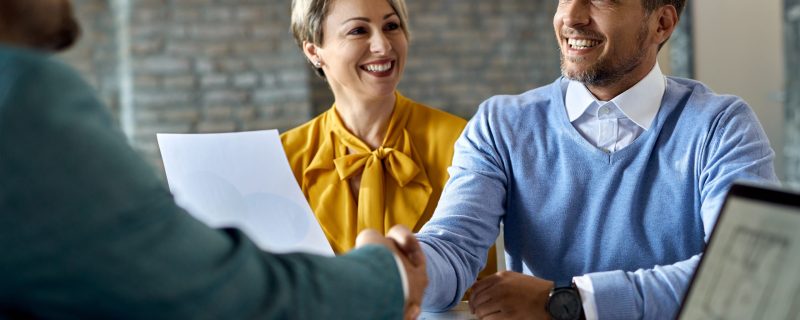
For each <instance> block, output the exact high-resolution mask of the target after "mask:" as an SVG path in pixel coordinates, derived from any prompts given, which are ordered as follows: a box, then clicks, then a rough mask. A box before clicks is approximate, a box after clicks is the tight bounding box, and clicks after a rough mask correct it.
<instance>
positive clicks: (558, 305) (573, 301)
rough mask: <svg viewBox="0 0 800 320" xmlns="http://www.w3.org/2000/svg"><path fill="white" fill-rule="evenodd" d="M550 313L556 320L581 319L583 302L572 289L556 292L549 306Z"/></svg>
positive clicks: (551, 297)
mask: <svg viewBox="0 0 800 320" xmlns="http://www.w3.org/2000/svg"><path fill="white" fill-rule="evenodd" d="M547 307H548V310H547V311H548V312H549V313H550V316H551V317H553V319H556V320H572V319H579V318H580V314H581V300H580V298H578V297H577V296H576V294H575V293H574V292H572V290H570V289H562V290H555V291H554V292H553V294H552V295H551V296H550V302H549V303H548V305H547Z"/></svg>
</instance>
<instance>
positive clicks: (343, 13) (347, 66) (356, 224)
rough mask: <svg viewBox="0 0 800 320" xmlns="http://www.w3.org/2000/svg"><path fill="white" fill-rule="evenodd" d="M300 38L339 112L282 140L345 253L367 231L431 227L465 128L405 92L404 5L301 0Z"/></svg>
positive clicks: (297, 9) (296, 23)
mask: <svg viewBox="0 0 800 320" xmlns="http://www.w3.org/2000/svg"><path fill="white" fill-rule="evenodd" d="M292 31H293V33H294V37H295V40H296V41H297V43H298V44H299V45H300V47H301V49H302V51H303V53H304V54H305V55H306V57H307V58H308V61H309V62H310V63H311V65H312V66H313V68H314V70H315V71H316V72H317V74H318V75H320V76H321V77H323V78H324V79H325V80H327V82H328V84H329V85H330V88H331V90H332V91H333V95H334V99H335V101H334V103H333V106H332V107H331V108H330V109H329V110H328V111H326V112H325V113H323V114H321V115H320V116H318V117H316V118H314V119H313V120H311V121H309V122H308V123H305V124H303V125H301V126H299V127H297V128H294V129H292V130H290V131H288V132H286V133H284V134H283V135H282V136H281V139H282V141H283V145H284V148H285V150H286V153H287V156H288V158H289V163H290V165H291V167H292V170H293V171H294V174H295V177H296V178H297V181H298V182H299V183H300V186H301V188H302V190H303V192H304V194H305V196H306V198H307V199H308V201H309V203H310V204H311V209H312V210H313V211H314V213H315V214H316V216H317V219H318V220H319V222H320V225H321V226H322V229H323V230H324V231H325V234H326V236H327V237H328V240H329V241H330V243H331V245H332V246H333V249H334V251H335V252H336V253H343V252H346V251H347V250H349V249H350V248H352V247H353V246H354V244H355V239H356V235H357V234H358V233H359V231H361V230H362V229H364V228H372V229H376V230H379V231H382V232H384V233H385V232H387V231H388V230H389V228H390V227H392V226H393V225H395V224H403V225H405V226H407V227H408V228H411V229H412V230H414V231H417V230H419V228H421V227H422V225H423V224H424V223H425V222H426V221H428V219H430V217H431V215H432V214H433V210H434V209H435V208H436V204H437V202H438V200H439V196H440V194H441V192H442V188H443V187H444V184H445V182H446V181H447V178H448V174H447V170H446V169H447V167H448V166H449V165H450V161H451V160H452V156H453V144H454V143H455V141H456V139H457V138H458V136H459V135H460V134H461V131H462V129H463V128H464V126H465V125H466V121H465V120H463V119H461V118H459V117H456V116H453V115H450V114H448V113H446V112H443V111H439V110H437V109H433V108H430V107H427V106H424V105H422V104H419V103H417V102H414V101H412V100H410V99H408V98H406V97H404V96H402V95H401V94H400V93H398V92H397V91H396V87H397V84H398V82H400V78H401V76H402V74H403V68H404V66H405V63H406V53H407V48H408V29H407V14H406V5H405V2H404V0H383V1H376V0H294V1H293V2H292Z"/></svg>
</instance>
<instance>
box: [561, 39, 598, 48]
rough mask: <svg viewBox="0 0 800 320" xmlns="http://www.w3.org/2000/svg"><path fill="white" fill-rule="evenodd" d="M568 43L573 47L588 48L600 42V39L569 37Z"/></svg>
mask: <svg viewBox="0 0 800 320" xmlns="http://www.w3.org/2000/svg"><path fill="white" fill-rule="evenodd" d="M567 43H568V44H569V46H570V47H572V48H573V49H586V48H591V47H594V46H596V45H598V44H600V41H597V40H586V39H569V40H567Z"/></svg>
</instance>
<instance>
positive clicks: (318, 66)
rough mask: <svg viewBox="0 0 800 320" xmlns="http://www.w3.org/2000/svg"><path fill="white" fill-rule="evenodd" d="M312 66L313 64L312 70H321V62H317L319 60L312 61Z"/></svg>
mask: <svg viewBox="0 0 800 320" xmlns="http://www.w3.org/2000/svg"><path fill="white" fill-rule="evenodd" d="M313 64H314V68H317V69H319V68H322V62H319V60H317V61H314V63H313Z"/></svg>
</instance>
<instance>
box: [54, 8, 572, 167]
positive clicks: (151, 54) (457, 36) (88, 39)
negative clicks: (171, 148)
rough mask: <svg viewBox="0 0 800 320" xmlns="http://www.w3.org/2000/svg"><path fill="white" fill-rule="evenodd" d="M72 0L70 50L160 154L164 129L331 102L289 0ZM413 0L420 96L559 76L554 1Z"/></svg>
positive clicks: (463, 110)
mask: <svg viewBox="0 0 800 320" xmlns="http://www.w3.org/2000/svg"><path fill="white" fill-rule="evenodd" d="M73 1H74V3H75V6H76V9H77V10H78V12H79V17H80V19H81V20H82V24H83V26H84V29H85V33H84V35H85V36H84V38H83V40H82V42H81V44H80V45H79V46H78V47H76V48H75V49H73V50H72V51H71V52H69V53H67V54H66V55H65V58H66V60H67V61H69V62H70V63H73V64H75V65H76V66H79V67H80V70H81V71H82V72H83V73H84V74H85V75H86V76H88V77H89V78H90V80H91V82H92V83H93V84H95V85H96V86H97V87H98V88H99V92H100V94H101V95H102V96H103V98H104V99H105V100H106V101H107V102H109V104H110V105H111V106H112V109H114V110H115V112H117V114H118V115H119V117H120V118H121V119H122V120H121V122H122V123H123V126H124V125H125V124H126V123H128V124H129V126H128V127H127V128H126V132H128V133H129V134H130V135H131V140H132V143H133V145H134V146H135V147H136V148H137V149H138V150H139V151H141V152H142V153H143V154H144V155H145V156H146V157H147V158H148V159H150V160H151V161H152V162H153V163H154V164H156V165H160V156H159V154H158V150H157V145H156V142H155V133H157V132H222V131H238V130H257V129H269V128H279V129H288V128H291V127H294V126H296V125H298V124H300V123H302V122H304V121H307V120H308V119H310V118H311V117H313V116H315V115H316V114H318V113H319V112H322V111H324V110H326V109H328V108H329V107H330V104H331V102H332V97H331V94H330V90H329V89H328V87H327V84H326V83H325V82H323V81H322V80H320V79H317V78H316V76H314V75H313V73H312V72H311V70H310V69H309V68H308V66H307V65H306V63H305V61H304V57H303V55H302V54H301V53H300V52H299V50H298V49H297V47H296V45H295V43H294V41H293V39H292V37H291V34H290V32H289V7H290V2H291V1H290V0H73ZM407 4H408V7H409V12H410V25H411V32H412V41H411V44H410V49H409V57H408V59H409V60H408V64H407V67H406V72H405V75H404V79H403V81H402V82H401V84H400V88H399V89H400V90H401V91H402V92H403V93H404V94H405V95H407V96H408V97H410V98H412V99H415V100H417V101H420V102H423V103H426V104H429V105H431V106H433V107H437V108H441V109H444V110H447V111H449V112H452V113H454V114H457V115H460V116H462V117H465V118H469V117H471V116H472V114H473V113H474V112H475V110H476V109H477V106H478V105H479V104H480V102H482V101H483V100H485V99H486V98H489V97H490V96H492V95H495V94H506V93H520V92H523V91H526V90H528V89H531V88H534V87H537V86H540V85H544V84H547V83H550V82H551V81H553V80H554V79H555V78H556V77H558V76H559V72H560V71H559V62H558V48H557V44H556V42H555V40H554V36H553V27H552V16H553V13H554V12H555V9H556V8H555V7H556V4H557V3H556V1H529V0H503V1H484V0H436V1H417V0H408V3H407ZM120 14H122V15H123V16H124V17H125V18H124V19H121V18H120ZM115 17H116V18H115ZM120 35H123V36H126V37H127V39H126V41H120V40H119V39H117V38H119V36H120ZM126 65H127V66H129V68H126V67H125V66H126ZM125 79H129V80H130V81H129V84H126V82H125V81H126V80H125ZM127 95H130V97H129V99H127V100H126V98H125V97H126V96H127ZM126 110H127V112H126ZM126 119H127V120H126ZM124 127H125V126H124Z"/></svg>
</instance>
